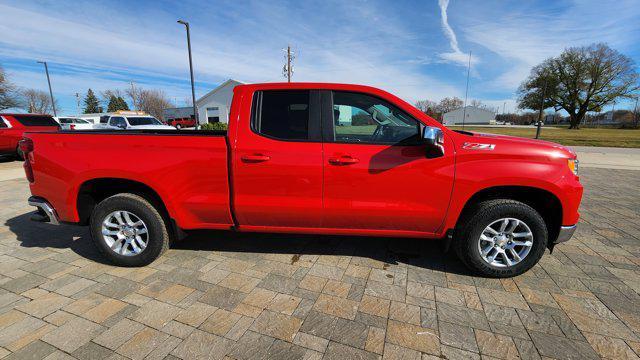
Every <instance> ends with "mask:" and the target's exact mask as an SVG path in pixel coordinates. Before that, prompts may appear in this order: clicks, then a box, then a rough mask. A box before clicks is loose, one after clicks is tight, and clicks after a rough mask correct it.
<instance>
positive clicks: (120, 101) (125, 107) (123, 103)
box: [118, 96, 129, 110]
mask: <svg viewBox="0 0 640 360" xmlns="http://www.w3.org/2000/svg"><path fill="white" fill-rule="evenodd" d="M118 110H129V104H127V102H126V101H125V100H124V99H123V98H122V96H118Z"/></svg>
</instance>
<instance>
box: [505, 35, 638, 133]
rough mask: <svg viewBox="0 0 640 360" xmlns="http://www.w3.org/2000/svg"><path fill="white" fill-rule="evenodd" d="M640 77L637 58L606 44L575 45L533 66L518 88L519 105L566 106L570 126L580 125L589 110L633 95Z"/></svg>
mask: <svg viewBox="0 0 640 360" xmlns="http://www.w3.org/2000/svg"><path fill="white" fill-rule="evenodd" d="M638 77H639V75H638V73H637V72H636V69H635V65H634V63H633V60H631V59H630V58H629V57H627V56H625V55H623V54H621V53H619V52H618V51H616V50H614V49H611V48H610V47H609V46H607V45H606V44H593V45H590V46H582V47H572V48H568V49H565V50H564V51H563V52H562V54H560V55H559V56H558V57H554V58H549V59H547V60H545V61H544V62H543V63H542V64H540V65H537V66H536V67H534V68H533V69H532V70H531V75H529V77H528V78H527V79H526V80H525V81H524V82H523V83H522V84H521V85H520V88H519V89H518V92H519V97H520V98H519V104H518V106H519V107H520V108H521V109H532V110H538V111H541V110H544V109H546V108H550V107H553V108H554V109H555V110H556V111H558V110H561V109H563V110H565V111H566V112H567V113H569V119H570V124H571V125H570V127H569V128H571V129H577V128H578V127H579V126H580V123H581V122H582V120H583V119H584V117H585V115H586V114H587V112H594V111H595V112H599V111H601V109H602V108H603V107H604V106H606V105H608V104H611V103H613V102H614V101H615V100H616V99H618V98H631V97H633V94H634V92H636V91H637V90H638V89H639V88H640V86H639V85H638ZM543 94H544V95H543ZM541 107H542V109H540V108H541Z"/></svg>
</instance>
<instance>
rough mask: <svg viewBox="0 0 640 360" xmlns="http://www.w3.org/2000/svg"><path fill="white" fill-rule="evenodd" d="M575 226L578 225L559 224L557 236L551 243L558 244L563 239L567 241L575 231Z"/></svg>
mask: <svg viewBox="0 0 640 360" xmlns="http://www.w3.org/2000/svg"><path fill="white" fill-rule="evenodd" d="M577 227H578V225H571V226H561V227H560V232H559V233H558V237H557V238H556V240H555V241H554V242H553V243H554V244H559V243H562V242H565V241H569V239H571V237H572V236H573V233H574V232H575V231H576V228H577Z"/></svg>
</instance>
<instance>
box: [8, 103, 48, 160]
mask: <svg viewBox="0 0 640 360" xmlns="http://www.w3.org/2000/svg"><path fill="white" fill-rule="evenodd" d="M59 128H60V124H58V123H57V122H56V121H55V120H54V119H53V118H52V117H51V116H49V115H34V114H0V155H11V156H16V157H18V158H19V159H23V158H24V156H23V154H22V152H21V151H20V147H19V146H18V141H20V140H21V139H22V135H23V134H24V132H25V131H52V130H53V131H56V130H58V129H59Z"/></svg>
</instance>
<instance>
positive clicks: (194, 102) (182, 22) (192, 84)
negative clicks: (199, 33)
mask: <svg viewBox="0 0 640 360" xmlns="http://www.w3.org/2000/svg"><path fill="white" fill-rule="evenodd" d="M178 23H179V24H182V25H184V26H185V27H186V28H187V49H188V50H189V72H190V73H191V102H192V104H193V117H194V119H195V120H196V130H198V125H199V124H200V123H199V121H198V110H197V109H196V86H195V84H194V81H193V61H192V60H191V33H190V32H189V23H188V22H186V21H183V20H178Z"/></svg>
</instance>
